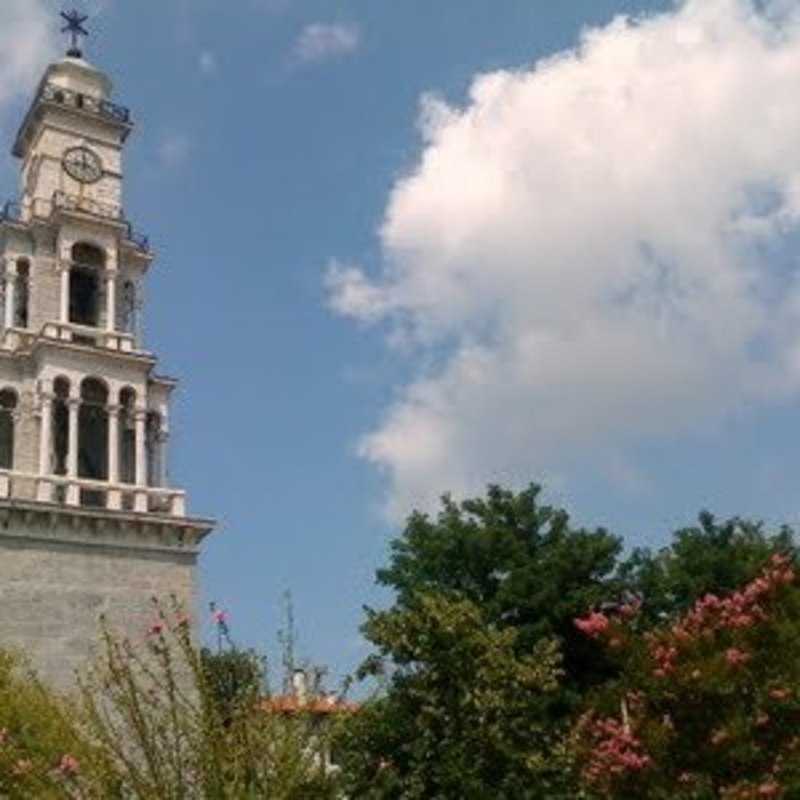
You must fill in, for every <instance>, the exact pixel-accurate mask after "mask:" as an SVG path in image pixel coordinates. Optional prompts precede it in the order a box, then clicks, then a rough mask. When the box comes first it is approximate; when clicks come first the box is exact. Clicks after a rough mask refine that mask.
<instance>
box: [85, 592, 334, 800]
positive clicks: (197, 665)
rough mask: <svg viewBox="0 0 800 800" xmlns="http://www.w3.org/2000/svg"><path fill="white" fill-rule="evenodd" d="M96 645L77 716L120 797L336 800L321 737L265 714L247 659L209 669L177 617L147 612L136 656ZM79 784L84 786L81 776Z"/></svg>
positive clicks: (124, 645) (301, 722)
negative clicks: (149, 617)
mask: <svg viewBox="0 0 800 800" xmlns="http://www.w3.org/2000/svg"><path fill="white" fill-rule="evenodd" d="M103 643H104V650H103V655H102V658H101V659H100V660H99V661H98V663H97V664H96V665H95V666H94V668H93V669H92V670H91V671H90V672H89V673H88V675H87V676H85V678H84V679H83V680H82V681H81V692H82V700H83V703H82V712H83V719H84V725H85V728H86V730H87V733H88V736H89V738H90V740H91V741H93V742H96V743H97V745H98V747H99V748H101V750H102V751H103V753H104V754H105V755H106V758H107V760H108V762H109V764H110V765H111V769H112V770H113V773H114V775H115V776H116V777H117V780H118V783H119V786H120V796H122V797H126V798H129V797H130V798H140V800H151V799H152V800H156V798H157V799H158V800H162V798H186V800H194V798H197V800H203V799H204V798H212V797H213V798H220V799H221V800H222V799H223V798H231V800H239V798H249V797H253V798H256V797H269V798H275V800H326V799H327V798H330V799H331V800H332V799H333V798H336V797H337V796H338V794H337V788H336V781H335V778H334V776H332V775H331V774H330V773H329V771H328V770H327V765H326V761H325V753H326V742H325V740H324V733H323V732H320V731H317V730H316V729H315V724H314V721H313V719H311V718H310V717H309V716H308V715H304V714H298V715H296V716H295V717H294V718H292V719H287V718H285V717H282V716H279V715H276V714H272V713H268V711H267V710H266V709H265V708H264V707H263V705H262V701H263V699H264V698H263V694H262V692H261V683H260V681H257V680H254V678H255V676H256V672H255V671H254V670H255V668H256V666H257V662H255V661H253V660H252V659H251V658H250V657H249V655H248V654H243V656H244V658H243V659H242V658H239V657H238V656H236V655H234V656H233V659H232V660H230V661H222V660H217V661H214V662H212V663H213V664H214V667H213V668H209V663H210V662H209V661H208V658H204V657H203V656H201V654H200V652H199V651H198V650H197V648H196V647H195V644H194V639H193V636H192V633H191V629H190V625H189V620H188V618H187V617H186V615H185V614H183V613H182V612H181V611H180V609H177V608H176V609H175V610H174V611H173V612H170V613H167V612H165V611H164V610H163V608H162V607H161V606H160V605H159V604H158V603H156V604H155V605H154V621H153V623H152V626H151V627H150V629H149V632H148V635H147V639H146V642H145V645H144V646H143V647H137V646H134V645H133V644H132V643H131V642H130V641H129V640H126V639H123V640H120V639H119V638H117V637H115V636H114V635H113V634H111V633H110V632H109V631H108V630H106V631H104V634H103ZM218 655H219V656H222V655H223V653H219V654H218ZM240 655H241V654H240ZM231 664H233V665H234V667H235V668H234V670H233V671H232V672H231V673H230V674H226V673H225V671H224V669H223V668H228V667H230V666H231ZM231 674H233V675H234V677H235V678H236V679H237V681H236V682H232V681H231V680H230V675H231ZM239 678H241V680H239ZM234 683H235V686H234ZM232 686H234V688H233V689H231V687H232ZM87 781H88V783H89V785H91V779H90V778H88V776H87Z"/></svg>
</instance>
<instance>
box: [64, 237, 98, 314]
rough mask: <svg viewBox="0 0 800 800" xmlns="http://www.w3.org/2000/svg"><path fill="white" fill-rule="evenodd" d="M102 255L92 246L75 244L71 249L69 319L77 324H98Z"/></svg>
mask: <svg viewBox="0 0 800 800" xmlns="http://www.w3.org/2000/svg"><path fill="white" fill-rule="evenodd" d="M105 264H106V256H105V253H104V252H103V251H102V250H101V249H100V248H99V247H95V246H94V245H92V244H85V243H82V242H81V243H78V244H76V245H74V246H73V248H72V267H71V268H70V271H69V320H70V322H74V323H76V324H78V325H90V326H93V327H97V326H98V325H99V324H100V310H101V308H102V303H101V297H100V295H101V283H102V281H101V278H102V272H103V270H104V269H105Z"/></svg>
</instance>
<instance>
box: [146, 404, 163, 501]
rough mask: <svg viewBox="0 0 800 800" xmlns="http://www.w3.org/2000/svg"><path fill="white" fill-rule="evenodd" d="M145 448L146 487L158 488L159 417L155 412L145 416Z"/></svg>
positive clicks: (159, 476)
mask: <svg viewBox="0 0 800 800" xmlns="http://www.w3.org/2000/svg"><path fill="white" fill-rule="evenodd" d="M145 431H146V436H145V446H146V449H147V485H148V486H155V487H159V486H161V483H162V471H161V468H162V463H161V415H160V414H159V413H158V412H157V411H150V412H148V414H147V426H146V429H145Z"/></svg>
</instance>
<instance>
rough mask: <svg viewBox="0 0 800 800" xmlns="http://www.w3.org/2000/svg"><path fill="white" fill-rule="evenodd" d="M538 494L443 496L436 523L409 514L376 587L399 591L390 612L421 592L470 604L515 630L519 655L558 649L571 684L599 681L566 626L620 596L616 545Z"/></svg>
mask: <svg viewBox="0 0 800 800" xmlns="http://www.w3.org/2000/svg"><path fill="white" fill-rule="evenodd" d="M540 495H541V488H540V487H539V486H535V485H531V486H530V487H528V488H527V489H526V490H524V491H522V492H519V493H515V492H513V491H510V490H507V489H502V488H500V487H498V486H491V487H489V490H488V492H487V495H486V497H485V498H475V499H471V500H466V501H464V502H462V503H456V502H455V501H453V500H452V499H450V498H449V497H444V498H443V501H442V503H443V508H442V510H441V512H440V513H439V515H438V516H437V518H436V519H431V518H430V517H429V516H428V515H426V514H420V513H414V514H412V515H411V517H410V518H409V520H408V523H407V525H406V528H405V530H404V532H403V534H402V535H401V536H400V537H399V538H398V539H396V540H395V541H393V542H392V544H391V556H390V562H389V565H388V566H387V567H386V568H384V569H381V570H379V571H378V574H377V578H378V582H379V583H380V584H382V585H383V586H386V587H389V588H391V589H393V590H394V591H395V592H396V601H395V605H394V607H393V610H394V611H398V612H401V611H403V610H405V609H409V608H413V607H414V605H415V603H416V596H417V595H418V593H420V592H438V593H445V594H452V595H453V596H456V597H461V598H464V599H465V600H469V601H471V602H472V603H474V604H475V605H476V606H477V607H478V608H479V609H480V610H481V613H482V614H483V616H484V618H485V619H486V621H487V623H488V624H492V625H495V626H497V628H499V629H506V628H509V629H513V630H514V631H515V632H516V634H517V635H516V640H515V641H516V644H515V647H516V649H517V652H520V653H529V652H531V650H532V648H533V647H534V646H535V644H536V643H537V642H538V641H540V640H542V639H548V638H552V637H557V638H558V639H559V640H560V641H561V642H562V650H563V658H564V671H565V677H566V684H567V686H568V687H573V686H577V687H582V686H584V685H585V684H587V683H588V684H591V683H593V682H594V681H595V680H597V678H598V672H599V675H600V676H603V675H604V668H603V664H602V658H599V657H598V651H597V649H596V648H594V647H593V646H592V645H591V644H589V645H587V643H586V641H585V639H584V637H580V636H578V635H576V631H575V628H574V626H573V624H572V621H573V619H574V618H575V617H576V616H577V615H579V614H581V613H583V611H584V609H586V608H588V607H592V606H594V605H599V604H600V603H602V602H604V601H607V600H610V599H614V598H616V597H618V596H619V593H620V590H621V585H619V584H617V582H616V581H615V580H614V578H613V576H614V572H615V570H616V566H617V558H618V556H619V554H620V551H621V548H622V544H621V541H620V539H619V538H617V537H615V536H613V535H611V534H610V533H609V532H608V531H606V530H605V529H603V528H597V529H594V530H587V529H585V528H576V527H574V526H573V525H572V523H571V521H570V517H569V514H568V513H567V512H566V511H565V510H564V509H561V508H555V507H553V506H549V505H543V504H541V503H540Z"/></svg>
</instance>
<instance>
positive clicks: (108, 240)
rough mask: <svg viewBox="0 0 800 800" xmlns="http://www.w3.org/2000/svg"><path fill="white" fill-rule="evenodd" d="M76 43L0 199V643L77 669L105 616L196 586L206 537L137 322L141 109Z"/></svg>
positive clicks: (37, 105) (49, 78)
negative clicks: (135, 116) (137, 124)
mask: <svg viewBox="0 0 800 800" xmlns="http://www.w3.org/2000/svg"><path fill="white" fill-rule="evenodd" d="M111 88H112V87H111V81H110V80H109V79H108V77H107V76H106V75H105V74H103V73H102V72H101V71H99V70H97V69H96V68H95V67H93V66H91V65H90V64H89V63H87V62H86V61H85V60H83V58H82V56H81V54H80V52H79V51H77V50H76V49H75V48H74V46H73V49H72V50H71V51H70V53H69V55H68V56H67V57H66V58H64V59H62V60H61V61H58V62H57V63H54V64H52V65H50V67H48V68H47V70H46V72H45V74H44V77H43V78H42V81H41V83H40V85H39V88H38V90H37V92H36V95H35V97H34V98H33V102H32V104H31V106H30V109H29V111H28V113H27V115H26V117H25V119H24V121H23V122H22V126H21V127H20V130H19V134H18V135H17V139H16V141H15V143H14V147H13V155H14V156H16V157H17V158H18V159H20V160H21V164H22V167H21V185H20V198H19V200H18V201H15V202H10V203H7V204H6V205H5V207H4V208H3V210H2V212H0V254H1V255H2V262H0V273H1V274H0V281H1V282H2V289H3V300H2V303H0V323H2V324H1V326H0V646H1V647H8V646H11V647H21V648H23V649H24V650H25V651H27V653H28V654H29V655H30V656H31V657H32V660H33V663H34V666H35V667H37V669H38V670H39V672H40V674H41V675H42V676H43V677H44V678H45V679H47V680H49V681H51V682H53V683H55V684H56V685H62V686H63V685H66V684H67V683H68V682H69V681H70V680H71V677H72V670H73V668H74V667H76V666H79V665H80V664H81V662H83V661H84V660H85V658H86V657H87V654H88V653H89V651H90V647H91V645H92V643H93V642H95V641H96V639H97V631H98V618H99V616H100V614H106V616H107V617H108V619H109V620H110V621H111V624H112V625H115V626H117V627H118V628H121V629H122V630H124V631H125V632H126V633H128V634H129V635H130V636H131V637H133V638H134V639H135V638H141V637H142V635H143V631H144V630H145V628H146V626H147V624H148V622H149V620H150V619H151V616H152V610H151V608H150V598H151V597H152V596H154V595H156V596H160V597H165V596H168V595H170V594H176V595H178V597H179V598H181V599H182V601H183V602H184V604H185V605H187V606H189V607H191V606H192V605H193V604H194V601H195V568H196V562H197V557H198V550H199V546H200V542H201V541H202V539H203V537H204V536H206V534H208V533H209V532H210V531H211V529H212V526H213V523H212V522H211V521H209V520H204V519H197V518H192V517H189V516H187V513H186V497H185V493H184V492H183V491H181V490H180V489H176V488H173V487H172V486H171V485H170V483H169V480H168V477H167V469H166V465H167V444H168V436H169V413H168V409H169V402H170V395H171V394H172V391H173V389H174V388H175V385H176V382H175V380H174V379H172V378H168V377H165V376H163V375H160V374H158V373H157V372H156V370H155V367H156V359H155V358H154V356H153V355H152V353H150V352H148V351H147V350H145V349H144V346H143V343H142V340H141V334H140V325H139V314H140V312H141V298H142V282H143V279H144V277H145V275H146V274H147V271H148V269H149V267H150V265H151V263H152V261H153V257H154V256H153V252H152V250H151V248H150V246H149V243H148V241H147V239H146V238H144V237H143V236H140V235H139V234H137V233H136V232H135V231H134V229H133V227H132V226H131V223H130V222H129V221H128V219H127V217H126V216H125V213H124V211H123V207H122V178H123V170H122V152H123V148H124V146H125V142H126V140H127V138H128V135H129V134H130V132H131V130H132V127H133V123H132V120H131V115H130V112H129V111H128V109H126V108H124V107H122V106H120V105H117V104H116V103H114V102H112V100H111Z"/></svg>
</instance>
